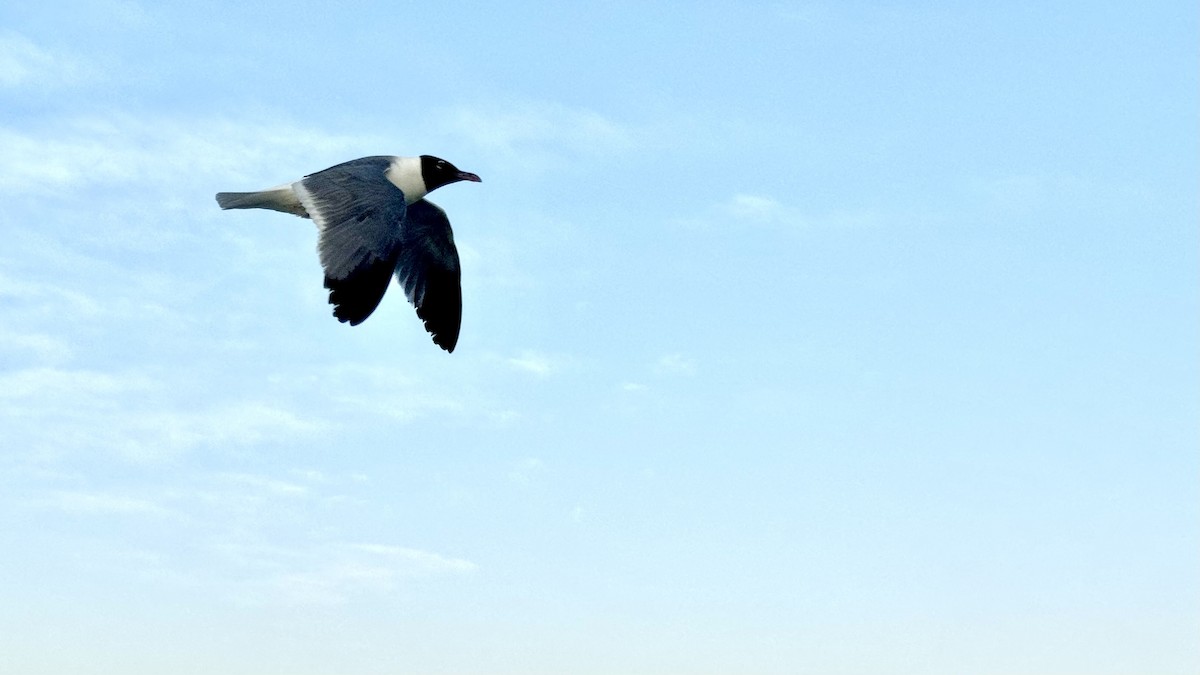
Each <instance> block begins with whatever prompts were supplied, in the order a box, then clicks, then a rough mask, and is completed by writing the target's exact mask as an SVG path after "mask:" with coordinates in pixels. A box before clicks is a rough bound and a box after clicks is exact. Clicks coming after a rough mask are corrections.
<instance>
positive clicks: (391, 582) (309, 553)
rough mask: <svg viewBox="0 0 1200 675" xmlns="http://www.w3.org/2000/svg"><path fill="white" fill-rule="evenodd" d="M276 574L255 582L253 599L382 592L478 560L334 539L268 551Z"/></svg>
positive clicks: (466, 568) (324, 601) (336, 599)
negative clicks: (254, 596)
mask: <svg viewBox="0 0 1200 675" xmlns="http://www.w3.org/2000/svg"><path fill="white" fill-rule="evenodd" d="M272 557H273V563H275V564H273V565H260V569H267V568H271V567H275V568H277V569H278V570H279V572H278V573H276V574H273V575H270V576H268V577H266V578H263V579H262V580H261V581H260V582H258V583H257V584H255V585H256V586H257V592H256V593H255V595H257V596H258V597H257V598H256V600H257V601H258V602H275V601H281V602H284V603H288V604H300V605H313V604H315V605H328V604H341V603H345V602H348V601H350V600H351V599H353V598H355V597H357V596H362V595H370V596H377V595H380V594H388V593H392V592H395V591H397V590H399V589H400V588H402V587H403V586H404V584H405V583H406V582H414V581H415V580H416V579H418V578H422V577H430V576H444V575H461V574H470V573H473V572H475V571H476V570H477V569H478V565H476V564H475V563H473V562H471V561H469V560H465V559H463V558H455V557H451V556H446V555H442V554H440V553H434V552H432V551H424V550H421V549H415V548H408V547H404V546H393V545H387V544H363V543H336V544H327V545H322V546H315V547H313V548H311V549H309V550H304V551H297V550H283V551H276V552H275V553H274V554H273V556H272Z"/></svg>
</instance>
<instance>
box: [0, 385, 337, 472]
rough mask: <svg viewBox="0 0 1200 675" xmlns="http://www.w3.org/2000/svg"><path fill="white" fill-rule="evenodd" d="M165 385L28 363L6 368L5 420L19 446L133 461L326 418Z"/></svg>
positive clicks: (294, 432)
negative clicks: (174, 400) (170, 394)
mask: <svg viewBox="0 0 1200 675" xmlns="http://www.w3.org/2000/svg"><path fill="white" fill-rule="evenodd" d="M164 387H165V384H164V383H163V382H160V381H158V380H155V379H154V378H151V377H149V376H147V375H144V374H141V373H138V372H104V371H96V370H85V369H74V370H72V369H65V368H52V367H40V368H28V369H23V370H17V371H13V372H8V373H3V374H0V423H3V425H4V426H5V428H6V434H7V436H8V440H9V441H10V442H11V443H12V445H13V447H21V446H24V447H27V448H29V449H30V450H32V451H34V452H35V453H37V454H39V455H43V456H60V455H62V454H64V453H71V452H77V451H84V450H102V451H108V452H112V453H114V454H116V455H118V456H121V457H124V458H125V459H128V460H132V461H155V460H161V459H164V458H168V457H174V456H176V455H179V454H181V453H184V452H187V451H190V450H192V449H194V448H196V447H200V446H203V445H219V446H228V445H232V446H238V445H250V444H256V443H261V442H264V441H268V440H280V439H286V438H291V437H296V436H304V435H309V434H313V433H319V432H321V431H323V430H325V429H326V428H327V424H326V423H325V422H324V421H322V420H311V419H304V418H301V417H300V416H298V415H297V414H295V413H293V412H291V411H289V410H286V409H283V408H281V407H278V406H276V405H271V404H266V403H262V402H258V401H241V402H233V403H227V404H225V405H223V406H218V407H209V408H201V409H198V410H197V409H187V408H182V407H172V406H168V405H166V404H165V403H162V402H159V401H158V400H157V398H158V396H159V395H161V393H162V392H163V391H164Z"/></svg>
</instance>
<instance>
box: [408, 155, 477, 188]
mask: <svg viewBox="0 0 1200 675" xmlns="http://www.w3.org/2000/svg"><path fill="white" fill-rule="evenodd" d="M421 178H422V179H423V180H424V181H425V190H426V191H428V192H433V191H434V190H436V189H438V188H440V187H442V186H443V185H449V184H451V183H457V182H458V181H460V180H469V181H471V182H472V183H478V182H480V181H479V176H476V175H475V174H473V173H468V172H466V171H459V170H458V167H456V166H454V165H453V164H451V163H450V162H447V161H446V160H444V159H439V158H437V157H433V156H431V155H421Z"/></svg>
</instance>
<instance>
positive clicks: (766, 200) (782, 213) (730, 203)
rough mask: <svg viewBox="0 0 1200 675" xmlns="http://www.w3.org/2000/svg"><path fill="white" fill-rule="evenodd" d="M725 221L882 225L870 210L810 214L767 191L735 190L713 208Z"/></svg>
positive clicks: (791, 225)
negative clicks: (768, 193)
mask: <svg viewBox="0 0 1200 675" xmlns="http://www.w3.org/2000/svg"><path fill="white" fill-rule="evenodd" d="M711 213H712V214H713V215H712V216H709V217H710V218H712V217H715V218H718V219H720V220H721V221H722V222H729V221H730V220H732V221H734V222H739V223H744V224H746V225H760V226H773V227H787V228H853V227H870V226H874V225H878V224H879V222H880V217H879V215H878V214H877V213H875V212H873V211H869V210H855V209H842V210H833V211H827V212H824V213H815V214H814V213H808V212H805V211H803V210H801V209H798V208H796V207H794V206H791V205H788V204H786V203H784V202H783V201H781V200H779V199H777V198H776V197H773V196H771V195H765V194H755V193H745V192H739V193H735V194H734V195H733V196H731V197H730V198H729V199H727V200H725V201H724V202H721V203H718V204H716V205H715V207H714V208H713V209H712V211H711Z"/></svg>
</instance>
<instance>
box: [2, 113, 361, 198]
mask: <svg viewBox="0 0 1200 675" xmlns="http://www.w3.org/2000/svg"><path fill="white" fill-rule="evenodd" d="M368 144H369V140H368V139H363V138H355V137H351V136H345V135H336V134H329V133H325V132H323V131H320V130H317V129H314V128H309V127H301V126H298V125H295V124H292V123H290V122H287V121H282V120H269V119H263V120H252V121H244V120H243V121H235V120H229V119H223V118H201V119H179V118H169V117H158V118H155V117H150V118H144V117H134V116H130V115H109V116H93V117H77V118H73V119H70V120H66V121H55V122H51V123H49V124H48V125H45V126H42V127H40V128H38V129H34V130H17V129H13V128H0V147H3V148H4V149H5V151H4V153H2V154H0V192H5V193H10V194H11V193H16V194H20V193H33V194H48V195H53V194H56V193H58V192H60V191H62V190H64V189H70V188H78V187H84V186H90V185H107V184H121V183H125V184H136V185H137V186H138V188H139V189H140V190H142V191H145V190H149V189H161V188H163V187H164V186H168V185H171V186H179V185H189V186H190V185H196V184H197V183H203V184H205V185H211V184H212V182H213V181H220V183H219V184H220V185H221V186H222V188H218V189H235V188H239V187H246V188H247V189H249V188H253V187H265V185H263V186H260V185H258V184H257V183H253V184H249V185H245V186H243V185H242V183H244V182H247V181H251V180H257V181H261V182H270V181H274V183H281V182H283V181H286V180H290V179H293V178H297V177H299V175H300V173H306V172H310V171H312V170H313V165H314V163H319V162H322V161H326V162H330V163H332V162H335V161H340V160H342V159H344V155H345V153H347V152H350V151H351V149H352V148H354V147H356V146H360V145H368ZM293 174H295V175H293ZM274 183H271V184H274Z"/></svg>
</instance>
